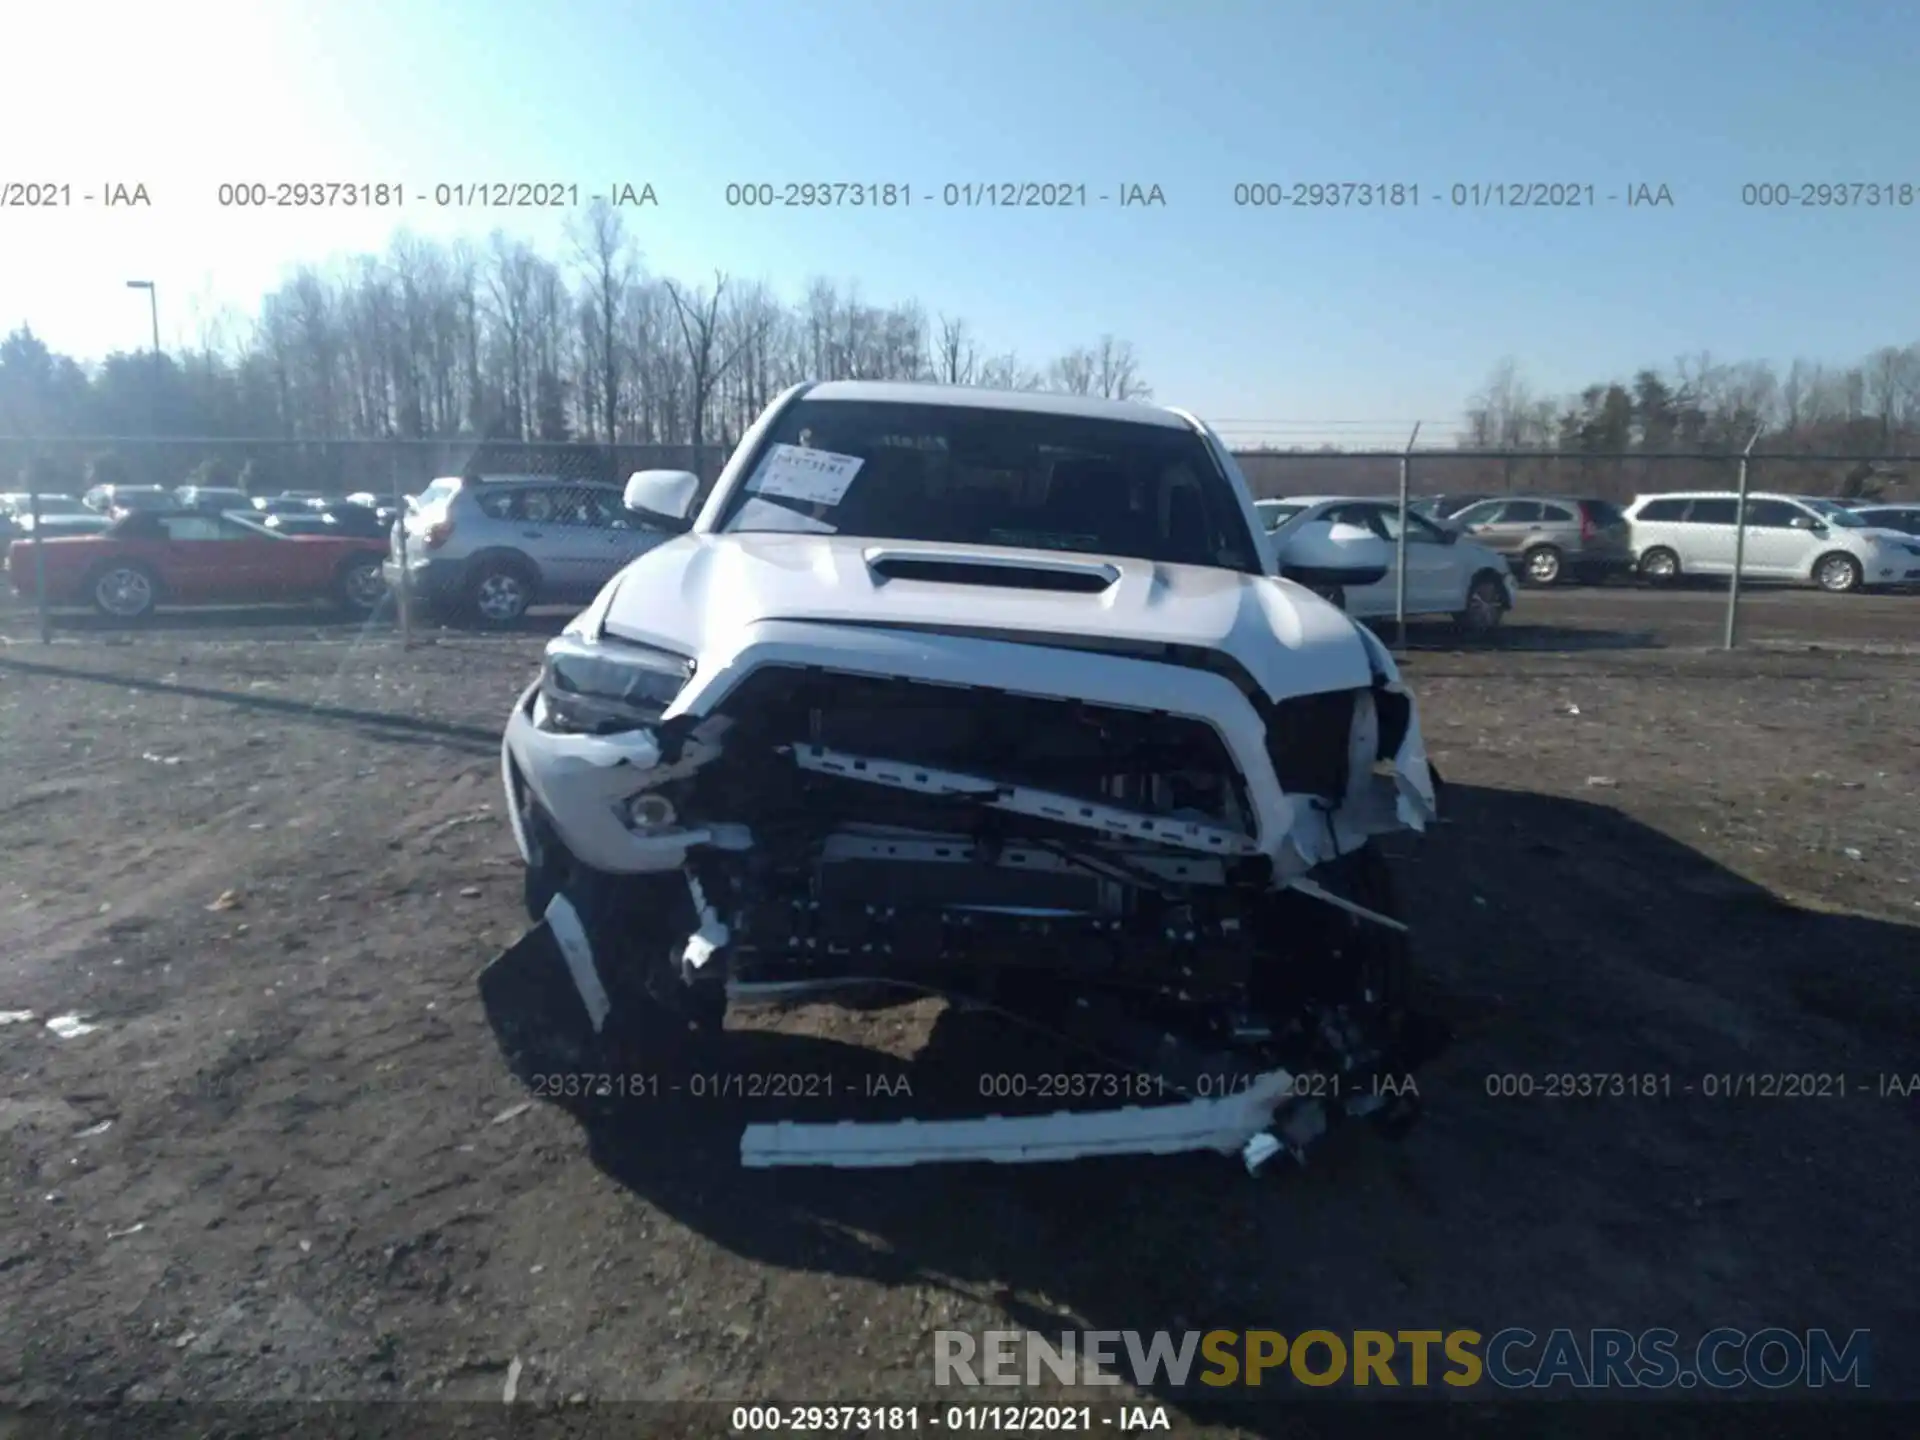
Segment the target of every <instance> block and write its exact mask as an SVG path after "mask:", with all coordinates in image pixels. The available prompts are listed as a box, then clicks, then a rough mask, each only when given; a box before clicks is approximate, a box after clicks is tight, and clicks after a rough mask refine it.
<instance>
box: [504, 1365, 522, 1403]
mask: <svg viewBox="0 0 1920 1440" xmlns="http://www.w3.org/2000/svg"><path fill="white" fill-rule="evenodd" d="M519 1393H520V1357H519V1356H518V1355H516V1356H514V1357H513V1363H512V1364H511V1365H509V1366H507V1388H506V1389H505V1390H504V1391H502V1392H501V1395H500V1398H501V1399H502V1400H503V1401H505V1402H506V1403H507V1404H509V1405H511V1404H512V1403H513V1397H514V1396H516V1395H518V1394H519Z"/></svg>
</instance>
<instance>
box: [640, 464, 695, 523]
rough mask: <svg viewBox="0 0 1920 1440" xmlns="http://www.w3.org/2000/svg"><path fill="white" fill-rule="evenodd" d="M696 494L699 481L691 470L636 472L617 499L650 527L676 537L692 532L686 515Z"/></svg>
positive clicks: (690, 521)
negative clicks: (671, 532) (677, 534)
mask: <svg viewBox="0 0 1920 1440" xmlns="http://www.w3.org/2000/svg"><path fill="white" fill-rule="evenodd" d="M699 493H700V477H699V476H698V475H696V474H694V473H693V472H692V471H691V470H636V471H634V472H633V474H632V476H631V477H629V478H628V480H627V488H626V493H625V494H623V495H622V496H621V497H620V498H621V502H622V503H623V504H624V505H625V506H626V507H627V509H629V510H631V511H633V512H634V513H635V514H637V515H639V516H641V517H642V518H643V519H645V520H646V521H648V522H649V523H650V524H653V525H655V526H657V527H658V528H660V529H662V530H672V531H674V532H676V533H679V532H682V531H686V530H689V529H691V528H692V526H693V522H692V520H691V519H689V518H688V515H687V512H688V511H689V510H691V509H692V508H693V501H694V497H695V496H696V495H698V494H699Z"/></svg>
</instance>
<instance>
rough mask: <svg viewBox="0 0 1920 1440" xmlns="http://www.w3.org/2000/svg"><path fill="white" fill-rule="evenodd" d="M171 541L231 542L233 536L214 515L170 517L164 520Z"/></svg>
mask: <svg viewBox="0 0 1920 1440" xmlns="http://www.w3.org/2000/svg"><path fill="white" fill-rule="evenodd" d="M163 524H164V525H165V528H166V532H167V538H168V539H169V540H231V539H233V538H234V537H233V534H232V532H231V531H229V530H228V529H227V528H226V527H225V526H224V525H222V524H221V523H220V521H219V520H218V518H216V517H215V516H212V515H169V516H167V517H166V519H165V520H164V522H163Z"/></svg>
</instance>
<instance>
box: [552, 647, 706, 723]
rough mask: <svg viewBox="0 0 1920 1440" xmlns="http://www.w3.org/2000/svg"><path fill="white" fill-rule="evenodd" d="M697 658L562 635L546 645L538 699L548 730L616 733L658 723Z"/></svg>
mask: <svg viewBox="0 0 1920 1440" xmlns="http://www.w3.org/2000/svg"><path fill="white" fill-rule="evenodd" d="M692 678H693V661H691V660H689V659H687V658H686V657H685V656H684V655H675V654H673V653H672V652H671V651H667V650H655V649H652V648H650V647H647V646H642V645H629V644H625V643H622V642H620V641H617V640H588V639H585V638H584V637H580V636H575V635H561V636H560V637H558V638H557V639H555V640H554V641H552V642H551V643H550V644H549V645H548V646H547V655H546V660H545V662H544V664H543V665H542V667H541V671H540V698H541V700H542V702H543V703H544V708H545V711H546V724H547V728H548V729H550V730H560V731H567V732H571V733H574V734H587V735H612V734H617V733H618V732H620V731H623V730H637V729H639V728H641V727H642V726H646V725H651V724H653V723H654V722H655V721H657V720H658V719H659V718H660V716H661V714H662V713H663V712H664V711H665V710H666V708H667V707H668V706H669V705H671V704H672V703H673V701H674V697H675V696H677V695H678V694H679V693H680V692H681V691H682V690H683V689H685V688H686V684H687V681H688V680H690V679H692Z"/></svg>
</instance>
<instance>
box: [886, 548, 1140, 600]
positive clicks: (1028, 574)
mask: <svg viewBox="0 0 1920 1440" xmlns="http://www.w3.org/2000/svg"><path fill="white" fill-rule="evenodd" d="M862 558H863V559H864V560H865V561H866V562H867V569H868V570H869V571H870V572H871V573H872V575H873V577H874V579H876V580H878V581H880V582H881V583H883V584H884V583H885V582H886V581H889V580H919V581H924V582H927V583H930V584H934V585H991V586H996V587H998V588H1000V589H1003V590H1049V591H1054V592H1064V593H1067V594H1071V595H1098V594H1100V593H1102V592H1103V591H1106V590H1110V589H1112V588H1113V586H1114V585H1116V584H1117V583H1119V580H1120V571H1119V570H1118V569H1117V568H1116V567H1115V566H1112V565H1103V564H1100V563H1099V562H1098V561H1092V560H1074V559H1067V558H1065V557H1062V558H1061V559H1058V560H1052V559H1039V558H1033V557H1027V556H1011V555H991V554H989V555H983V554H981V553H980V552H979V551H977V550H920V549H916V550H886V549H872V550H868V551H866V552H865V554H864V555H863V556H862Z"/></svg>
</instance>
